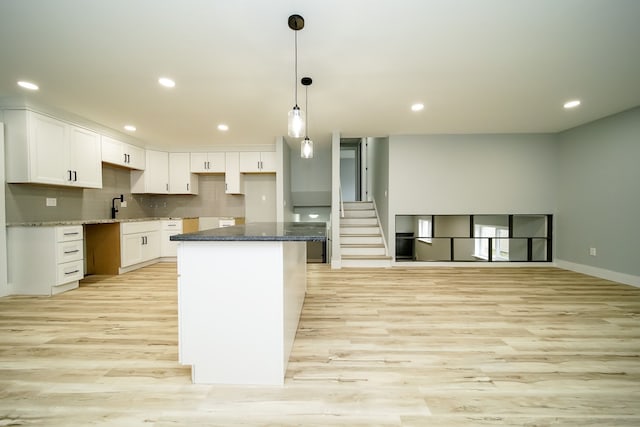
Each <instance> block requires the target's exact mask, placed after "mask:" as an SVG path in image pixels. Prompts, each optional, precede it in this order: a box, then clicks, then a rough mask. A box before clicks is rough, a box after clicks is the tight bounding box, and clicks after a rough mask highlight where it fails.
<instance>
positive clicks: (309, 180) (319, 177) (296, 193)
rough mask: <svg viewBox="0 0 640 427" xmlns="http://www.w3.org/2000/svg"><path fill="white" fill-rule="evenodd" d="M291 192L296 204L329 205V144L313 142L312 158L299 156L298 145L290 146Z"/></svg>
mask: <svg viewBox="0 0 640 427" xmlns="http://www.w3.org/2000/svg"><path fill="white" fill-rule="evenodd" d="M290 155H291V159H290V165H291V187H290V188H291V193H292V197H293V202H294V205H296V206H329V205H330V203H331V145H330V144H315V146H314V148H313V158H312V159H303V158H301V157H300V148H299V145H296V146H295V147H294V148H291V153H290Z"/></svg>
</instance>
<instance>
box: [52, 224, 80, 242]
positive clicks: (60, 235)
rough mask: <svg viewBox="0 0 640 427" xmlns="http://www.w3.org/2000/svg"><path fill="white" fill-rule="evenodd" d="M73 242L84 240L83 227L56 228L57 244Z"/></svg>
mask: <svg viewBox="0 0 640 427" xmlns="http://www.w3.org/2000/svg"><path fill="white" fill-rule="evenodd" d="M72 240H82V226H81V225H70V226H65V227H56V242H70V241H72Z"/></svg>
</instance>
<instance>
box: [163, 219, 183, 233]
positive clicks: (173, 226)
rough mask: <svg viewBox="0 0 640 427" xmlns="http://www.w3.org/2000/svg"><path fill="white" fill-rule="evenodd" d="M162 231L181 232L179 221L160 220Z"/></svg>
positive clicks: (180, 222)
mask: <svg viewBox="0 0 640 427" xmlns="http://www.w3.org/2000/svg"><path fill="white" fill-rule="evenodd" d="M162 230H164V231H179V232H182V220H181V219H164V220H162Z"/></svg>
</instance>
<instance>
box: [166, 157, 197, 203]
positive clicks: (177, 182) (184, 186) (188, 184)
mask: <svg viewBox="0 0 640 427" xmlns="http://www.w3.org/2000/svg"><path fill="white" fill-rule="evenodd" d="M169 194H198V176H197V175H195V174H193V173H191V156H190V155H189V153H169Z"/></svg>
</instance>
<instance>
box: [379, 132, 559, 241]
mask: <svg viewBox="0 0 640 427" xmlns="http://www.w3.org/2000/svg"><path fill="white" fill-rule="evenodd" d="M557 154H558V148H557V143H556V138H555V136H554V135H549V134H525V135H520V134H513V135H512V134H508V135H418V136H392V137H390V138H389V172H388V173H389V207H390V208H389V218H388V222H387V223H388V227H389V230H390V234H391V235H394V234H395V228H394V227H395V220H394V218H395V215H402V214H405V215H407V214H416V215H420V214H422V215H436V214H449V215H451V214H502V213H505V214H508V213H512V214H517V213H522V214H533V213H545V214H547V213H551V214H554V213H555V212H556V200H557V197H556V186H557V172H558V161H557V157H558V156H557ZM388 242H389V244H390V249H391V253H395V247H394V248H391V246H392V245H393V246H395V239H388Z"/></svg>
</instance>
